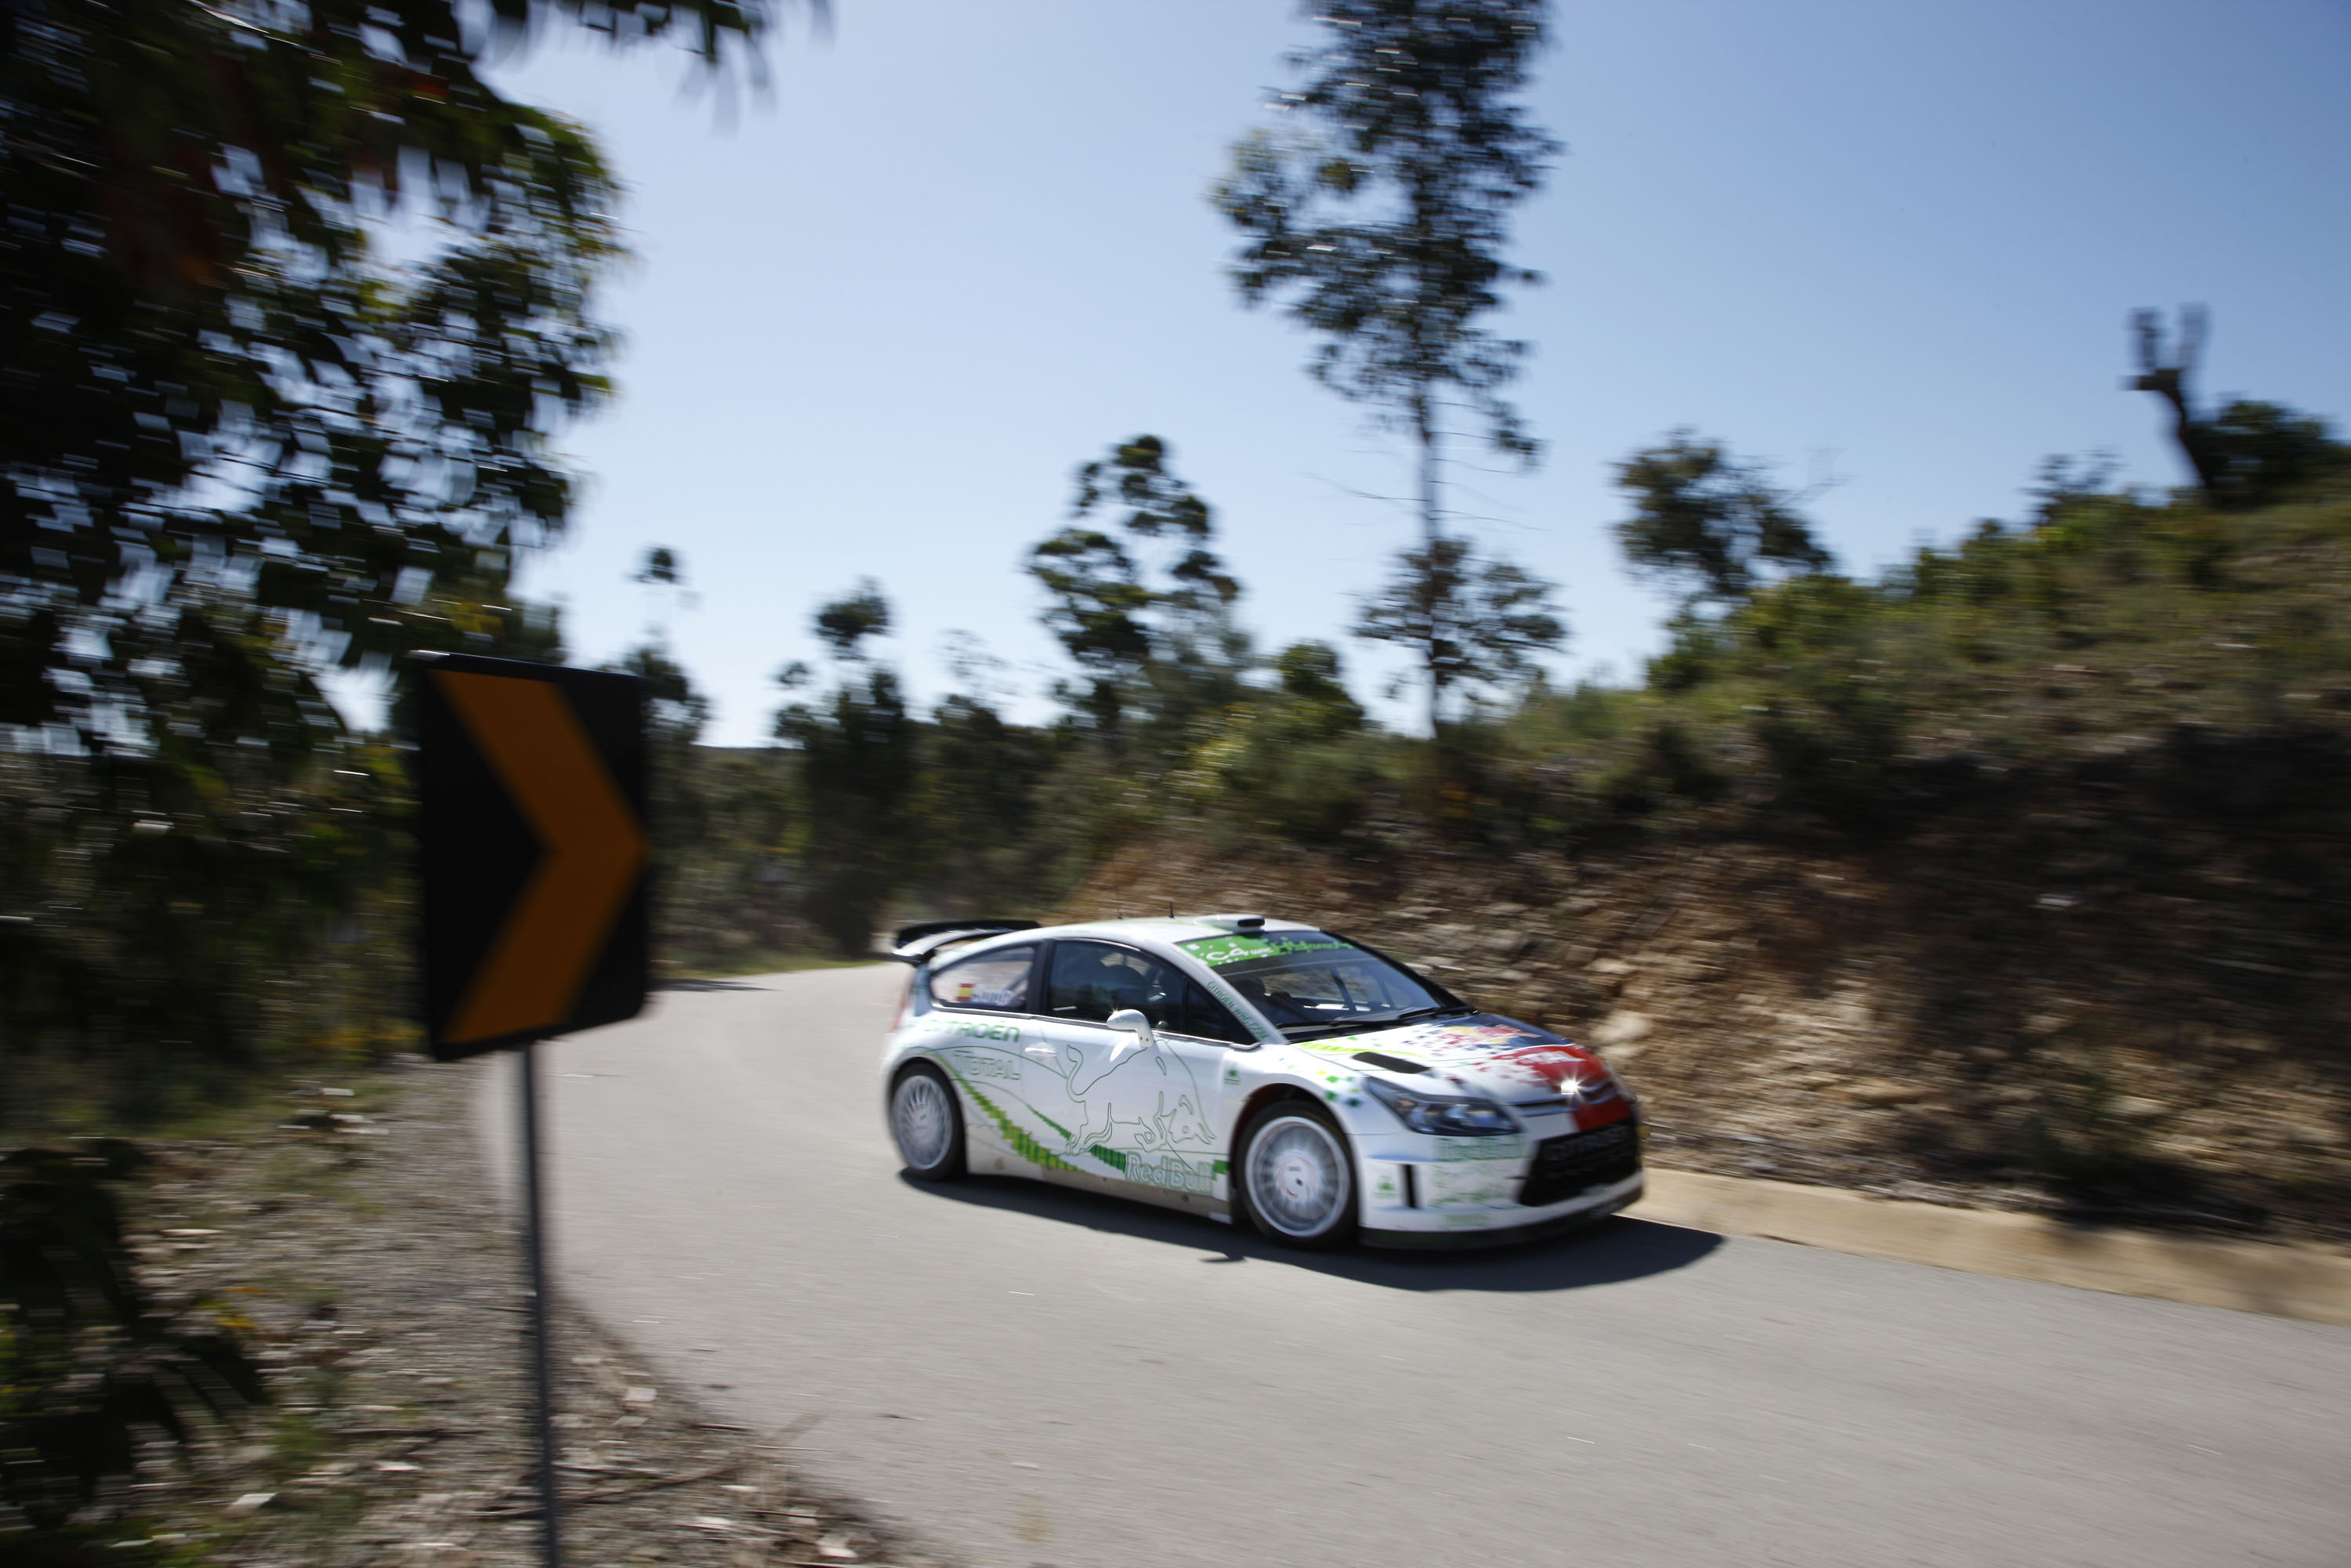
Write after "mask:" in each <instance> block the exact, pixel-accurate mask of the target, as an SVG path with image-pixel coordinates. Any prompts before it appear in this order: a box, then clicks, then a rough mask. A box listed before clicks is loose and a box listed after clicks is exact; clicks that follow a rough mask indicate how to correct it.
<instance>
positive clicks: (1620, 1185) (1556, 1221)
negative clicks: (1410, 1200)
mask: <svg viewBox="0 0 2351 1568" xmlns="http://www.w3.org/2000/svg"><path fill="white" fill-rule="evenodd" d="M1374 1179H1375V1180H1376V1179H1377V1178H1376V1177H1375V1178H1374ZM1642 1191H1643V1181H1642V1173H1641V1172H1639V1171H1635V1172H1634V1173H1633V1174H1632V1175H1631V1176H1628V1177H1626V1178H1625V1179H1624V1180H1622V1181H1616V1182H1611V1183H1608V1184H1607V1185H1605V1186H1593V1187H1587V1188H1586V1189H1584V1190H1583V1191H1582V1192H1579V1193H1577V1194H1575V1195H1574V1196H1573V1197H1568V1198H1564V1199H1562V1200H1561V1201H1560V1202H1558V1203H1551V1204H1544V1205H1542V1206H1541V1207H1535V1208H1530V1207H1526V1206H1525V1205H1523V1204H1517V1203H1493V1204H1483V1205H1479V1206H1477V1207H1449V1206H1445V1207H1434V1208H1423V1207H1406V1206H1405V1205H1402V1204H1395V1203H1383V1202H1380V1201H1378V1197H1380V1196H1383V1195H1381V1194H1380V1192H1379V1189H1378V1188H1377V1187H1374V1188H1373V1189H1371V1192H1370V1194H1369V1195H1367V1196H1369V1197H1371V1199H1372V1200H1371V1201H1367V1202H1366V1203H1365V1204H1364V1208H1363V1227H1362V1236H1363V1241H1364V1246H1366V1247H1403V1248H1432V1247H1440V1248H1441V1247H1507V1246H1510V1245H1511V1244H1512V1243H1514V1242H1520V1241H1533V1240H1538V1239H1541V1238H1542V1237H1546V1236H1556V1235H1558V1234H1559V1233H1561V1232H1562V1231H1566V1230H1573V1229H1576V1228H1580V1227H1582V1226H1586V1225H1591V1224H1593V1223H1594V1222H1596V1221H1598V1220H1603V1219H1605V1218H1608V1217H1609V1216H1610V1215H1612V1214H1615V1213H1617V1212H1619V1211H1621V1210H1623V1209H1625V1208H1629V1207H1632V1206H1633V1205H1634V1204H1635V1203H1638V1202H1639V1201H1640V1200H1641V1194H1642Z"/></svg>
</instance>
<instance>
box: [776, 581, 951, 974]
mask: <svg viewBox="0 0 2351 1568" xmlns="http://www.w3.org/2000/svg"><path fill="white" fill-rule="evenodd" d="M889 624H890V607H889V604H888V601H885V600H884V599H883V597H882V593H881V590H880V587H879V586H878V585H877V584H875V583H874V582H872V580H866V581H864V582H862V583H860V584H859V585H858V587H857V590H856V591H854V592H852V593H849V594H846V595H843V596H842V597H841V598H840V599H837V600H833V601H831V602H829V603H827V604H825V605H823V606H821V607H820V608H819V610H818V611H817V612H816V616H815V618H814V626H815V630H816V632H817V634H818V636H820V638H822V639H823V640H824V641H825V643H826V644H827V645H828V646H829V647H831V650H832V652H833V657H834V658H835V660H836V661H838V662H839V664H840V665H841V679H840V683H839V685H836V686H835V687H834V689H833V691H832V694H831V696H830V697H829V698H828V699H826V700H824V701H823V702H821V703H820V704H817V705H809V704H801V703H794V704H791V705H789V706H786V707H785V708H784V709H783V710H782V711H781V712H780V713H778V715H777V716H776V735H777V737H778V738H779V739H782V740H784V741H786V742H788V743H789V744H790V745H791V746H792V747H794V748H796V749H797V750H798V751H799V773H800V789H801V795H802V798H803V800H805V801H806V803H807V810H808V818H809V831H808V836H807V841H806V844H805V847H804V849H803V851H802V856H801V858H802V862H803V865H804V867H805V872H806V877H807V885H806V895H807V901H808V917H809V919H810V922H811V923H812V924H813V925H815V926H816V927H817V929H818V930H820V931H821V932H823V933H824V935H825V936H827V937H828V938H829V939H830V940H831V942H832V944H833V946H834V947H835V949H836V950H837V951H839V952H841V954H843V955H846V956H856V955H860V954H863V953H867V952H869V951H871V950H872V945H873V933H874V930H875V928H876V926H877V925H879V923H880V921H881V918H882V912H883V905H884V904H886V903H887V902H888V901H889V898H890V896H891V894H893V893H895V892H896V891H897V890H898V889H899V888H900V887H901V886H903V885H904V883H905V882H906V881H907V879H908V877H909V876H910V874H911V873H912V872H913V870H914V867H913V866H912V864H911V863H910V859H911V857H910V854H909V851H910V848H911V846H912V843H913V840H914V834H913V831H912V827H913V821H912V808H913V804H914V791H915V787H916V784H917V781H918V779H919V771H918V765H917V763H918V759H917V756H916V737H915V727H914V720H913V718H912V716H910V715H909V714H908V713H907V711H906V698H905V693H904V690H903V689H902V688H901V687H900V685H899V684H898V676H897V673H896V672H895V671H893V670H891V669H889V668H888V667H886V666H884V665H882V664H876V663H875V662H874V661H873V660H872V658H871V656H870V655H868V654H867V653H866V652H865V650H864V646H863V644H864V640H865V639H866V638H867V637H871V636H876V635H881V634H883V633H884V632H886V631H887V629H888V627H889ZM782 679H783V681H784V684H785V685H786V687H787V688H788V689H789V687H791V686H794V685H799V683H800V682H802V681H804V680H806V679H807V671H806V670H805V669H804V668H803V667H802V666H800V665H799V664H793V665H791V666H789V667H788V668H787V669H786V670H785V671H784V673H783V676H782Z"/></svg>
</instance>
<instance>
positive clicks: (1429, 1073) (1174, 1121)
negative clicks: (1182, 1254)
mask: <svg viewBox="0 0 2351 1568" xmlns="http://www.w3.org/2000/svg"><path fill="white" fill-rule="evenodd" d="M893 956H896V957H898V958H900V959H902V960H903V961H904V962H906V963H908V964H911V965H913V966H914V974H913V976H912V977H911V979H910V981H909V983H908V986H907V988H906V994H905V998H904V1002H903V1003H902V1004H901V1006H900V1009H899V1012H898V1018H897V1022H896V1024H895V1025H894V1026H893V1029H892V1030H891V1033H890V1038H889V1043H888V1046H887V1048H886V1050H885V1051H884V1053H883V1106H884V1114H885V1118H886V1120H887V1123H888V1125H889V1129H890V1134H891V1136H892V1138H893V1140H894V1141H895V1142H896V1144H897V1147H898V1153H899V1155H900V1157H901V1158H902V1159H904V1162H905V1166H906V1170H907V1172H908V1174H909V1175H911V1176H915V1177H917V1178H919V1179H923V1180H928V1181H944V1180H948V1179H951V1178H954V1177H956V1176H963V1175H964V1174H966V1173H967V1172H977V1173H980V1174H985V1175H997V1174H1001V1175H1006V1176H1030V1177H1034V1178H1038V1179H1041V1180H1044V1181H1050V1182H1059V1183H1061V1184H1064V1185H1067V1186H1078V1187H1085V1188H1091V1189H1092V1190H1095V1191H1099V1192H1111V1193H1119V1194H1123V1195H1124V1196H1127V1197H1135V1198H1140V1199H1143V1200H1144V1201H1147V1202H1152V1203H1158V1204H1162V1205H1165V1206H1167V1207H1174V1208H1179V1209H1186V1210H1189V1211H1191V1212H1193V1213H1197V1214H1206V1215H1208V1216H1210V1217H1212V1218H1217V1219H1220V1220H1225V1221H1228V1222H1229V1221H1231V1220H1233V1219H1235V1218H1247V1219H1248V1220H1249V1222H1251V1223H1253V1224H1254V1225H1255V1226H1256V1227H1257V1228H1259V1230H1260V1231H1262V1232H1264V1234H1265V1235H1267V1236H1268V1237H1269V1238H1270V1239H1273V1240H1275V1241H1277V1242H1281V1243H1286V1244H1289V1245H1292V1246H1298V1247H1311V1248H1323V1247H1335V1246H1339V1245H1342V1244H1343V1243H1345V1242H1347V1241H1349V1240H1351V1239H1357V1238H1360V1239H1362V1240H1364V1242H1367V1243H1369V1244H1372V1245H1375V1246H1385V1247H1413V1246H1447V1245H1453V1246H1459V1245H1479V1244H1494V1243H1502V1242H1509V1241H1518V1240H1524V1239H1530V1238H1532V1237H1535V1236H1539V1235H1543V1234H1547V1233H1549V1232H1551V1231H1553V1230H1562V1229H1568V1228H1573V1227H1575V1226H1579V1225H1584V1224H1588V1223H1590V1222H1591V1221H1593V1220H1595V1219H1598V1218H1603V1217H1604V1216H1606V1215H1611V1214H1614V1213H1615V1212H1616V1211H1617V1210H1618V1209H1620V1208H1623V1207H1625V1206H1626V1205H1628V1204H1630V1203H1632V1202H1634V1201H1635V1199H1637V1198H1638V1197H1640V1196H1641V1150H1640V1136H1639V1134H1640V1112H1639V1108H1638V1106H1637V1105H1636V1104H1635V1102H1634V1100H1633V1097H1632V1095H1631V1094H1630V1093H1629V1092H1626V1091H1625V1089H1624V1087H1623V1086H1622V1085H1621V1084H1619V1083H1618V1082H1616V1080H1615V1079H1614V1076H1613V1075H1612V1074H1611V1073H1610V1072H1609V1071H1608V1069H1607V1068H1606V1066H1604V1064H1603V1063H1602V1062H1601V1061H1600V1059H1599V1058H1598V1057H1597V1056H1596V1055H1594V1054H1593V1053H1592V1052H1591V1051H1587V1050H1585V1049H1583V1047H1581V1046H1578V1045H1575V1044H1573V1043H1571V1042H1570V1041H1568V1040H1562V1038H1560V1037H1559V1036H1558V1035H1555V1034H1552V1033H1551V1032H1549V1031H1548V1030H1541V1029H1538V1028H1536V1027H1534V1026H1533V1025H1531V1024H1524V1023H1520V1022H1517V1021H1516V1020H1514V1019H1506V1018H1500V1017H1498V1016H1496V1015H1494V1014H1492V1013H1488V1012H1481V1011H1479V1010H1478V1009H1476V1008H1473V1007H1471V1006H1470V1005H1469V1004H1468V1003H1467V1002H1464V1001H1462V1000H1460V999H1459V998H1457V997H1455V996H1454V995H1453V994H1452V993H1451V992H1449V991H1447V989H1445V988H1444V987H1442V986H1440V985H1438V984H1437V983H1436V982H1435V981H1433V980H1431V979H1428V978H1427V977H1424V976H1421V975H1418V974H1416V973H1415V972H1414V971H1413V970H1412V969H1410V968H1408V967H1405V965H1402V964H1399V963H1397V962H1396V961H1395V960H1394V959H1392V958H1389V957H1387V956H1384V955H1383V954H1381V953H1379V952H1377V951H1376V950H1374V949H1373V948H1371V947H1369V946H1365V945H1364V944H1363V943H1360V942H1355V941H1351V940H1349V939H1348V938H1347V937H1345V936H1340V935H1338V934H1336V933H1334V932H1329V931H1323V930H1320V929H1317V928H1316V927H1314V926H1311V925H1298V924H1296V923H1294V922H1291V921H1286V920H1270V919H1267V918H1265V917H1263V916H1261V915H1199V916H1195V917H1185V918H1170V919H1165V920H1113V921H1103V922H1100V923H1097V924H1093V925H1059V926H1054V927H1051V928H1050V929H1040V928H1038V926H1037V925H1036V924H1035V923H1034V922H1031V921H932V922H925V923H924V924H922V925H910V926H907V927H905V928H904V929H903V930H901V931H899V932H898V933H897V937H896V947H895V951H894V954H893Z"/></svg>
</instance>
